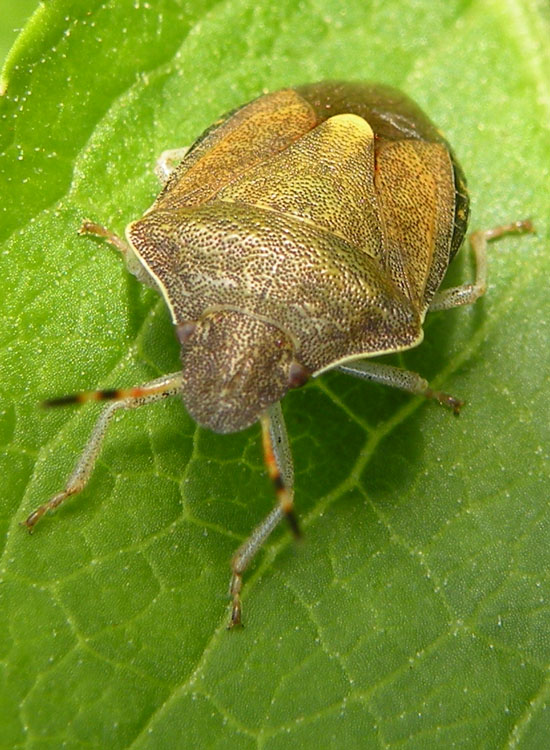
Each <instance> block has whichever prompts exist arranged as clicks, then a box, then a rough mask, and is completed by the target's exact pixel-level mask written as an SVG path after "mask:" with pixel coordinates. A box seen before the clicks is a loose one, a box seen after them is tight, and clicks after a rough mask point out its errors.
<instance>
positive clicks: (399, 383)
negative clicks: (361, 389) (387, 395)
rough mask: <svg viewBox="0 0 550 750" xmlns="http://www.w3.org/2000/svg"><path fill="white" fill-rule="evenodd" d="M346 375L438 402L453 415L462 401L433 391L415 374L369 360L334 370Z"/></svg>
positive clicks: (461, 404)
mask: <svg viewBox="0 0 550 750" xmlns="http://www.w3.org/2000/svg"><path fill="white" fill-rule="evenodd" d="M335 369H337V370H340V372H345V373H346V375H353V376H354V377H356V378H363V379H364V380H372V381H373V382H375V383H381V384H382V385H389V386H391V387H392V388H400V389H401V390H402V391H408V393H414V394H415V395H417V396H426V398H433V399H435V400H436V401H439V403H440V404H443V406H448V407H449V409H452V410H453V412H454V413H455V414H458V413H459V412H460V408H461V406H463V405H464V402H463V401H460V399H458V398H455V396H451V395H450V394H449V393H445V392H444V391H434V390H432V389H431V388H430V386H429V384H428V381H427V380H425V379H424V378H423V377H421V376H420V375H419V374H418V373H416V372H411V371H410V370H402V369H401V368H400V367H392V366H391V365H384V364H381V363H380V362H371V361H370V360H369V359H360V360H357V361H354V362H350V364H349V365H340V366H339V367H337V368H335Z"/></svg>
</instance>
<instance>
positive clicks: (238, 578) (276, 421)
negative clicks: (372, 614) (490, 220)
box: [228, 403, 299, 628]
mask: <svg viewBox="0 0 550 750" xmlns="http://www.w3.org/2000/svg"><path fill="white" fill-rule="evenodd" d="M260 421H261V425H262V441H263V447H264V458H265V462H266V465H267V469H268V472H269V475H270V477H271V479H272V481H273V484H274V485H275V491H276V493H277V500H278V503H277V505H276V506H275V508H273V510H272V511H271V513H270V514H269V515H268V516H267V517H266V518H265V519H264V520H263V521H262V522H261V523H260V524H259V525H258V526H256V528H255V529H254V531H253V532H252V534H251V535H250V536H249V537H248V539H246V540H245V541H244V542H243V544H241V546H240V547H239V549H238V550H237V551H236V552H235V554H234V555H233V558H232V560H231V570H232V576H231V583H230V586H229V594H230V596H231V599H232V605H231V618H230V620H229V625H228V627H229V628H232V627H234V626H235V625H240V624H241V589H242V585H243V580H242V576H243V573H244V571H245V570H246V568H247V567H248V566H249V564H250V562H251V560H252V559H253V557H254V556H255V555H256V553H257V552H258V550H259V549H260V548H261V547H262V545H263V543H264V542H265V540H266V539H267V537H268V536H269V535H270V534H271V532H272V531H273V529H274V528H275V527H276V526H277V525H278V524H279V522H280V521H281V520H282V519H283V518H285V517H286V518H287V519H288V521H289V523H290V526H291V528H292V530H293V532H294V534H295V535H296V536H298V535H299V527H298V523H297V520H296V516H295V515H294V467H293V462H292V453H291V451H290V446H289V444H288V436H287V432H286V427H285V422H284V417H283V413H282V411H281V405H280V403H277V404H274V405H273V406H271V407H270V408H269V409H268V411H267V412H266V413H265V414H264V415H262V417H261V420H260Z"/></svg>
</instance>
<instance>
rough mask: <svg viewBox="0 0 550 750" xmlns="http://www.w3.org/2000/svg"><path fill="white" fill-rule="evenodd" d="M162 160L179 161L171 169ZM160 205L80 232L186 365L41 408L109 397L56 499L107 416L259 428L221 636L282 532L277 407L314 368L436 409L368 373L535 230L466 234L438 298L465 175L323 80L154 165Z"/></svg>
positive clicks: (467, 296) (400, 108)
mask: <svg viewBox="0 0 550 750" xmlns="http://www.w3.org/2000/svg"><path fill="white" fill-rule="evenodd" d="M173 162H179V163H178V164H177V166H175V167H173V166H172V163H173ZM159 172H160V174H161V175H162V176H163V177H164V185H163V188H162V190H161V193H160V195H159V196H158V198H157V199H156V200H155V202H154V203H153V205H152V206H151V208H149V210H148V211H147V212H146V213H145V214H144V216H143V217H142V218H140V219H138V220H137V221H134V222H132V223H131V224H129V226H128V227H127V229H126V240H123V239H121V238H119V237H117V236H116V235H115V234H113V233H112V232H110V231H109V230H108V229H106V228H104V227H102V226H100V225H98V224H95V223H93V222H89V221H86V222H84V224H83V225H82V228H81V232H82V233H83V234H95V235H99V236H102V237H104V238H105V239H107V240H108V242H110V243H111V244H112V245H114V246H115V247H116V248H117V249H118V250H119V251H120V252H121V253H122V255H123V257H124V259H125V260H126V263H127V265H128V268H129V270H131V271H132V272H133V273H134V274H135V275H136V276H137V277H138V278H139V279H140V280H141V281H143V282H145V283H147V284H150V285H151V286H153V287H155V288H156V289H158V291H159V292H160V293H161V294H162V295H163V297H164V299H165V301H166V303H167V305H168V307H169V309H170V312H171V314H172V319H173V322H174V327H175V333H176V335H177V336H178V338H179V341H180V342H181V360H182V369H181V371H180V372H176V373H173V374H171V375H166V376H164V377H162V378H158V379H157V380H153V381H152V382H150V383H146V384H145V385H142V386H139V387H136V388H129V389H121V390H113V391H92V392H88V393H83V394H80V395H76V396H68V397H64V398H61V399H55V400H53V401H50V402H49V403H50V404H65V403H73V402H75V403H76V402H83V401H88V400H99V399H109V400H112V401H113V403H111V404H110V405H109V406H107V407H106V408H105V410H104V411H103V412H102V414H101V415H100V417H99V419H98V421H97V423H96V426H95V428H94V430H93V432H92V435H91V437H90V439H89V441H88V443H87V445H86V447H85V448H84V451H83V453H82V455H81V456H80V459H79V460H78V462H77V464H76V467H75V469H74V471H73V473H72V474H71V475H70V477H69V479H68V481H67V484H66V487H65V489H64V490H63V491H62V492H60V493H58V494H57V495H55V496H54V497H53V498H52V499H51V500H50V501H49V502H47V503H45V504H44V505H41V506H40V507H39V508H37V509H36V510H35V511H34V512H32V513H31V514H30V515H29V516H28V518H27V519H26V521H25V522H24V524H25V525H26V526H27V528H28V529H29V530H32V529H33V528H34V526H35V524H36V523H37V521H38V520H39V519H40V518H41V517H42V516H43V515H44V513H46V511H48V510H52V509H54V508H56V507H57V506H58V505H60V504H61V503H62V502H63V501H64V500H65V499H66V498H68V497H69V496H70V495H75V494H77V493H78V492H80V491H81V490H82V489H83V488H84V487H85V486H86V483H87V482H88V480H89V478H90V475H91V473H92V471H93V467H94V464H95V461H96V458H97V456H98V454H99V452H100V449H101V445H102V442H103V438H104V436H105V433H106V429H107V425H108V423H109V420H110V419H111V417H112V416H113V414H114V413H115V412H116V411H117V410H118V409H132V408H136V407H138V406H142V405H144V404H149V403H152V402H154V401H158V400H159V399H162V398H165V397H167V396H172V395H177V394H178V395H180V396H181V397H182V398H183V401H184V403H185V406H186V408H187V409H188V411H189V413H190V415H191V416H192V417H193V418H194V419H195V420H196V421H197V422H198V423H199V424H200V425H202V426H204V427H208V428H210V429H211V430H214V431H216V432H220V433H227V432H233V431H237V430H242V429H244V428H246V427H248V426H250V425H251V424H253V423H254V422H256V421H259V422H260V424H261V430H262V440H263V451H264V457H265V463H266V466H267V469H268V473H269V475H270V477H271V479H272V482H273V485H274V487H275V492H276V496H277V503H276V505H275V507H274V509H273V510H272V511H271V513H270V514H269V515H268V516H267V518H266V519H265V520H264V521H263V522H262V523H261V524H260V525H259V526H258V527H257V528H256V529H255V530H254V531H253V532H252V534H251V536H250V537H249V538H248V539H247V540H246V541H245V542H244V544H242V545H241V547H240V548H239V549H238V550H237V552H236V554H235V555H234V557H233V560H232V563H231V566H232V578H231V584H230V596H231V600H232V603H231V617H230V626H234V625H237V624H240V622H241V598H240V593H241V588H242V576H243V573H244V571H245V569H246V568H247V566H248V564H249V563H250V561H251V560H252V558H253V557H254V555H255V554H256V552H257V551H258V550H259V548H260V547H261V546H262V544H263V543H264V541H265V540H266V538H267V537H268V536H269V534H270V533H271V532H272V531H273V529H274V528H275V527H276V526H277V524H278V523H279V522H280V521H281V519H283V518H286V519H287V520H288V521H289V523H290V526H291V528H292V530H293V532H294V534H295V535H298V534H299V526H298V523H297V520H296V516H295V514H294V510H293V463H292V456H291V452H290V449H289V445H288V440H287V435H286V430H285V426H284V421H283V416H282V412H281V407H280V401H281V399H282V397H283V396H284V395H285V393H286V392H287V390H288V389H289V388H295V387H298V386H300V385H302V384H304V383H305V382H306V381H307V380H308V378H309V377H316V376H318V375H320V374H321V373H323V372H325V371H326V370H330V369H339V370H341V371H343V372H345V373H348V374H350V375H355V376H357V377H360V378H365V379H367V380H373V381H376V382H379V383H385V384H387V385H391V386H394V387H396V388H401V389H403V390H405V391H409V392H410V393H413V394H422V395H424V396H426V397H428V398H432V399H435V400H436V401H438V402H440V403H441V404H443V405H445V406H447V407H450V408H451V409H452V410H453V411H454V412H455V413H458V411H459V409H460V407H461V405H462V404H461V401H459V400H458V399H457V398H455V397H454V396H451V395H449V394H447V393H443V392H441V391H434V390H432V389H431V388H430V387H429V385H428V383H427V382H426V380H424V379H423V378H422V377H420V376H419V375H417V374H416V373H413V372H408V371H405V370H402V369H399V368H396V367H391V366H388V365H386V364H380V363H376V362H373V361H371V359H370V358H371V357H372V356H374V355H377V354H385V353H388V352H398V351H402V350H404V349H408V348H410V347H413V346H416V345H417V344H419V343H420V342H421V340H422V336H423V331H422V324H423V322H424V318H425V316H426V313H427V312H428V311H429V310H446V309H449V308H452V307H456V306H457V305H465V304H470V303H472V302H474V301H475V300H476V299H477V298H478V297H479V296H480V295H482V294H483V293H484V291H485V286H486V247H487V241H488V240H490V239H493V238H495V237H499V236H501V235H502V234H504V233H507V232H528V231H532V227H531V224H530V222H529V221H523V222H517V223H514V224H510V225H507V226H502V227H498V228H496V229H492V230H489V231H486V232H476V233H475V234H473V235H472V236H471V238H470V241H471V245H472V248H473V251H474V254H475V259H476V268H477V270H476V278H475V281H474V283H473V284H465V285H463V286H459V287H454V288H452V289H445V290H443V291H440V290H439V287H440V284H441V282H442V280H443V277H444V275H445V272H446V270H447V267H448V265H449V263H450V261H451V260H452V258H453V256H454V255H455V253H456V252H457V250H458V249H459V247H460V245H461V244H462V241H463V239H464V235H465V232H466V227H467V222H468V203H469V202H468V194H467V191H466V181H465V179H464V175H463V173H462V170H461V168H460V166H459V164H458V162H457V160H456V158H455V157H454V155H453V152H452V151H451V149H450V147H449V145H448V143H447V142H446V141H445V139H444V138H443V136H442V135H441V133H440V132H439V131H438V130H437V129H436V128H435V126H434V125H433V124H432V123H431V122H430V120H429V119H428V118H427V117H426V115H424V114H423V112H422V111H421V110H420V109H419V108H418V106H417V105H416V104H414V103H413V102H412V101H411V100H410V99H408V98H407V97H406V96H404V95H403V94H401V93H399V92H398V91H396V90H393V89H390V88H387V87H384V86H378V85H373V84H364V83H342V82H324V83H318V84H313V85H306V86H299V87H297V88H292V89H284V90H281V91H278V92H276V93H272V94H266V95H265V96H261V97H259V98H258V99H255V100H254V101H252V102H250V103H249V104H246V105H244V106H243V107H241V108H239V109H237V110H234V111H232V112H230V113H229V114H227V115H226V116H224V117H222V118H221V119H220V120H219V121H218V122H216V123H215V125H214V126H212V127H211V128H209V129H208V130H207V131H206V132H205V133H204V134H203V135H202V136H201V137H200V138H199V139H198V140H197V141H196V142H195V143H194V145H193V146H192V147H191V148H190V149H180V150H176V151H171V152H165V153H164V154H163V156H162V157H161V160H160V162H159Z"/></svg>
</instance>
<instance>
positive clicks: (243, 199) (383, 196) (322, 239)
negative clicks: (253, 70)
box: [127, 82, 468, 431]
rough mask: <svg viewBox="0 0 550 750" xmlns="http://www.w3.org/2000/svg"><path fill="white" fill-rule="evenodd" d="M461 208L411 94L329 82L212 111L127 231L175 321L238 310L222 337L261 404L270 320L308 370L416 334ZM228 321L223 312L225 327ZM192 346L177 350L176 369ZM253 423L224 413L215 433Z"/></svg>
mask: <svg viewBox="0 0 550 750" xmlns="http://www.w3.org/2000/svg"><path fill="white" fill-rule="evenodd" d="M467 217H468V199H467V194H466V192H465V181H464V177H463V175H462V172H461V171H460V167H459V166H458V164H457V162H456V160H455V159H454V157H453V155H452V152H451V151H450V149H449V147H448V145H447V144H446V142H445V140H444V139H443V137H442V136H441V134H440V133H439V131H437V129H436V128H435V127H434V126H433V124H432V123H431V122H430V121H429V120H428V118H426V116H425V115H424V114H423V113H422V112H421V110H420V109H419V108H418V107H417V106H416V105H415V104H414V103H413V102H411V101H410V100H409V99H407V98H406V97H405V96H404V95H402V94H400V93H399V92H396V91H395V90H392V89H388V88H385V87H380V86H374V85H370V84H343V83H330V82H329V83H324V84H315V85H311V86H304V87H299V88H298V89H295V90H294V89H286V90H283V91H280V92H276V93H274V94H269V95H266V96H263V97H260V98H259V99H256V100H254V101H253V102H251V103H250V104H248V105H245V106H244V107H242V108H240V109H238V110H236V111H235V112H234V113H232V114H230V115H229V116H227V117H225V118H222V119H221V120H220V121H219V123H218V124H217V125H216V126H214V127H212V128H210V129H209V130H208V131H207V132H206V133H205V134H204V135H203V136H202V137H201V138H200V139H199V140H198V141H197V143H196V144H195V146H194V147H192V148H191V150H190V151H189V152H188V154H187V155H186V157H185V158H184V159H183V161H182V163H181V164H180V165H179V166H178V167H177V169H176V170H175V171H174V173H173V174H172V175H171V177H170V179H169V180H168V182H167V184H166V185H165V187H164V188H163V190H162V192H161V194H160V195H159V197H158V199H157V200H156V201H155V203H154V204H153V206H152V207H151V208H150V209H149V211H148V212H147V213H146V214H145V215H144V216H143V217H142V218H141V219H139V220H138V221H135V222H133V223H132V224H131V225H130V226H129V227H128V230H127V236H128V239H129V241H130V242H131V244H132V246H133V248H134V249H135V251H136V253H137V255H138V257H139V258H140V260H141V262H142V263H143V265H144V266H145V268H146V269H147V271H148V272H149V273H150V274H151V275H152V276H153V278H154V279H155V280H156V282H157V284H158V285H159V288H160V289H161V291H162V293H163V294H164V296H165V298H166V301H167V303H168V305H169V307H170V309H171V312H172V316H173V319H174V322H175V323H176V324H182V323H185V322H186V321H199V327H200V326H201V325H203V323H204V325H206V320H207V318H208V327H209V328H211V326H212V319H211V317H209V315H210V313H212V312H213V311H214V312H216V311H217V312H219V311H221V310H226V311H235V312H236V313H239V315H238V316H237V317H236V318H235V321H237V322H238V325H239V331H240V334H239V335H238V336H233V337H229V338H230V339H231V342H229V340H227V343H226V348H227V350H228V352H230V353H231V352H232V353H233V354H234V356H235V359H236V360H237V359H239V358H240V360H241V361H245V360H246V361H247V362H248V363H250V362H251V360H250V357H248V358H247V355H246V352H247V351H249V352H252V353H253V354H254V357H255V359H256V364H255V367H256V368H257V371H258V378H257V380H258V386H257V388H256V389H254V386H253V382H252V380H247V383H248V385H247V386H246V387H245V388H244V390H243V386H242V383H243V382H244V380H242V379H241V381H240V382H241V386H239V387H240V388H241V391H240V392H239V391H238V388H237V386H235V388H236V390H235V394H237V395H236V396H235V398H237V397H239V398H241V399H245V400H246V401H247V409H248V402H250V403H251V404H252V406H251V407H250V408H251V410H252V412H254V410H255V409H256V412H255V413H256V417H257V415H258V413H259V410H260V409H261V408H265V406H266V394H267V393H268V392H269V393H270V394H271V395H270V396H269V398H272V396H273V394H275V393H277V394H278V395H277V396H276V398H275V399H274V400H277V399H278V398H280V397H281V396H282V395H283V393H284V390H285V389H286V387H288V386H287V385H285V383H284V377H282V376H280V373H279V374H278V375H277V376H276V377H275V375H274V376H273V377H274V379H276V380H277V385H276V387H275V386H274V387H273V388H272V389H271V391H270V389H269V387H268V385H267V381H266V378H268V377H269V368H271V371H272V372H274V371H275V370H277V366H276V363H275V361H274V360H273V349H272V346H271V345H270V342H269V340H270V339H272V338H273V336H274V335H276V333H277V331H279V332H280V336H281V337H282V338H283V339H284V340H285V341H286V342H291V346H292V348H293V356H294V360H297V361H298V362H299V363H300V364H302V365H304V366H305V367H306V368H307V369H308V370H309V371H310V372H311V373H313V374H315V373H316V372H319V371H322V370H325V369H327V368H329V367H330V366H331V365H333V364H336V363H340V362H342V361H345V360H347V359H352V358H357V357H359V356H361V355H364V356H370V355H374V354H377V353H382V352H390V351H398V350H402V349H405V348H408V347H410V346H413V345H415V344H416V343H418V342H419V341H420V340H421V338H422V322H423V319H424V315H425V313H426V310H427V308H428V306H429V303H430V300H431V299H432V297H433V295H434V293H435V292H436V291H437V289H438V287H439V285H440V284H441V281H442V279H443V276H444V274H445V271H446V269H447V267H448V264H449V262H450V259H451V258H452V255H453V254H454V252H456V249H457V248H458V246H459V245H460V244H461V242H462V238H463V235H464V232H465V229H466V222H467ZM242 314H244V315H242ZM247 317H249V318H251V321H250V322H249V323H248V324H246V322H245V320H246V318H247ZM229 319H230V318H227V317H223V316H222V318H220V319H219V320H220V325H221V323H222V321H223V325H224V326H225V330H227V326H226V324H227V320H229ZM252 320H255V321H261V325H259V327H258V325H257V324H256V323H253V322H252ZM201 321H202V323H201ZM220 330H221V329H220ZM253 331H254V333H253ZM197 335H198V336H199V335H200V331H199V333H198V334H197ZM197 340H198V339H197ZM204 340H206V339H204ZM212 340H215V341H216V342H217V343H216V347H218V348H220V347H223V346H224V344H223V339H222V338H221V337H220V336H218V335H214V337H213V339H212ZM201 351H202V356H203V357H208V356H209V355H208V348H203V349H202V350H201ZM285 352H286V348H285ZM217 356H218V354H217V353H214V352H213V351H212V358H213V360H214V358H215V357H217ZM281 356H282V355H281ZM191 358H192V357H191V355H190V354H189V353H184V355H183V368H184V373H185V368H186V367H189V366H190V365H189V362H190V360H191ZM287 359H288V362H287ZM291 359H292V357H291V358H290V359H289V358H288V357H287V356H286V354H285V357H284V360H285V367H287V365H288V364H289V362H290V361H291ZM193 361H194V362H195V366H197V364H196V363H197V360H196V357H195V358H194V360H193ZM268 362H269V364H268ZM220 378H221V375H220ZM237 380H239V379H238V378H237ZM193 382H194V383H195V385H194V386H192V387H191V385H190V386H189V388H190V389H191V390H193V389H194V390H197V389H198V388H199V383H198V381H197V380H196V379H195V380H194V381H193ZM211 387H212V388H214V386H211ZM214 390H215V388H214ZM271 392H272V393H271ZM239 394H240V395H239ZM185 398H186V396H185V393H184V400H185ZM188 398H191V396H189V397H188ZM204 398H206V396H204ZM231 398H233V396H232V397H231ZM269 398H268V399H267V400H268V401H269ZM233 400H235V399H233ZM195 401H197V398H195ZM220 408H221V407H220ZM232 408H233V411H235V409H236V407H232ZM244 410H245V409H244V407H243V411H244ZM249 411H250V410H249ZM252 412H251V413H252ZM197 418H198V421H201V418H200V417H197ZM222 421H223V420H222ZM250 421H254V419H252V418H248V417H247V419H245V418H244V416H243V419H242V420H241V421H239V418H238V415H236V414H234V415H233V417H232V418H231V419H230V420H229V421H227V420H226V421H225V422H224V424H225V427H224V429H223V430H220V431H227V430H229V429H240V428H241V427H244V426H247V424H249V423H250ZM241 422H242V424H241ZM245 422H246V424H245ZM203 423H204V420H203ZM216 424H217V422H216V418H215V417H212V418H211V419H210V423H209V426H211V427H212V429H219V427H216ZM228 425H229V426H228Z"/></svg>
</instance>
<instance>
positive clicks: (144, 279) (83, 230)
mask: <svg viewBox="0 0 550 750" xmlns="http://www.w3.org/2000/svg"><path fill="white" fill-rule="evenodd" d="M78 233H79V234H95V236H96V237H103V239H105V240H107V242H108V243H109V244H110V245H112V246H113V247H115V248H116V249H117V250H118V251H119V253H120V254H121V255H122V257H123V259H124V263H125V265H126V268H127V269H128V271H130V273H131V274H133V275H134V276H135V277H136V279H137V280H138V281H141V283H142V284H145V285H146V286H150V287H152V288H153V289H157V285H156V282H155V281H154V279H153V278H152V277H151V275H150V274H149V273H147V271H146V270H145V268H144V267H143V266H142V264H141V263H140V262H139V260H138V258H137V256H136V254H135V252H134V249H133V248H132V247H131V246H130V245H129V244H128V243H127V242H125V241H124V240H123V239H122V238H121V237H119V236H118V234H115V233H114V232H111V230H110V229H107V227H104V226H103V225H102V224H96V223H95V221H88V220H87V219H86V220H84V221H83V222H82V225H81V227H80V229H79V230H78Z"/></svg>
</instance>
